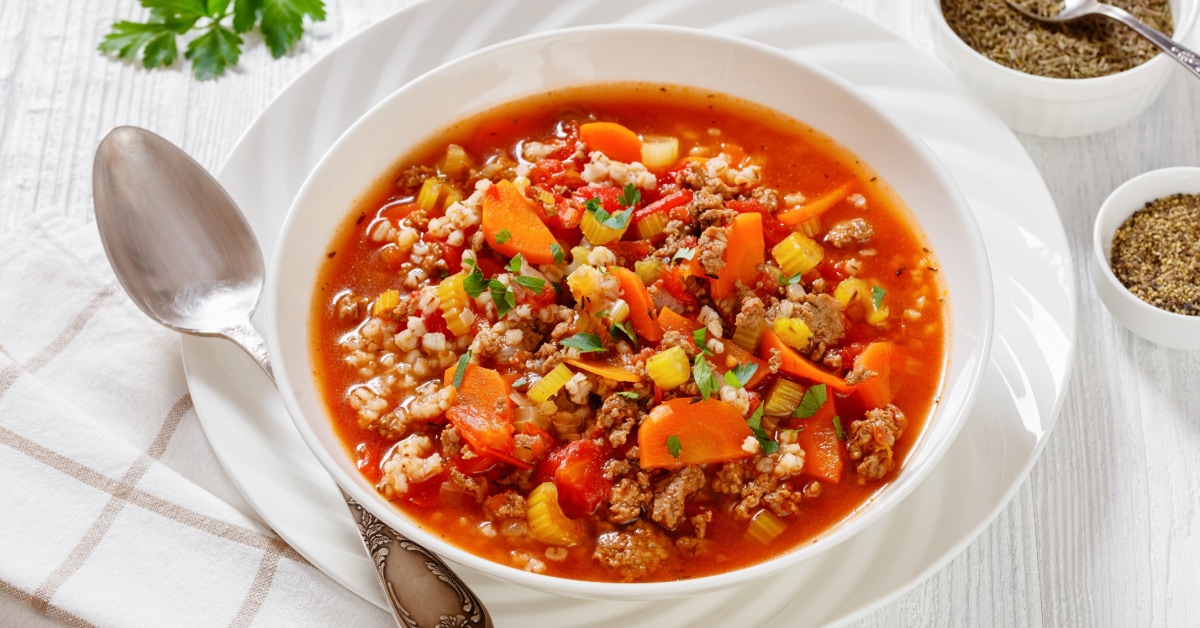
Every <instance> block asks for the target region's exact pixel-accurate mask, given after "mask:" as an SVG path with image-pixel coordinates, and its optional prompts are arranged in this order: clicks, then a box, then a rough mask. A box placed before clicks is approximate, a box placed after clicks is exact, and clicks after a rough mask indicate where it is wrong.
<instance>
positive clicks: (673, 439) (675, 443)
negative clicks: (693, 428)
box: [667, 434, 683, 460]
mask: <svg viewBox="0 0 1200 628" xmlns="http://www.w3.org/2000/svg"><path fill="white" fill-rule="evenodd" d="M667 453H669V454H671V457H672V458H674V459H676V460H678V459H679V454H681V453H683V445H682V444H681V443H680V442H679V437H678V436H676V435H674V434H671V435H670V436H668V437H667Z"/></svg>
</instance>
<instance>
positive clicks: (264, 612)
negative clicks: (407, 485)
mask: <svg viewBox="0 0 1200 628" xmlns="http://www.w3.org/2000/svg"><path fill="white" fill-rule="evenodd" d="M0 592H3V593H5V594H7V595H9V596H12V597H13V598H16V599H17V600H19V601H22V602H25V603H26V604H28V605H29V606H30V607H32V608H33V609H35V610H37V611H39V612H41V613H43V614H44V615H46V616H47V617H50V618H53V619H56V620H58V621H60V622H62V623H65V624H69V625H82V626H87V625H95V626H349V625H354V626H386V625H388V624H390V623H391V620H390V618H389V617H388V615H387V614H386V613H385V612H384V611H382V610H380V609H378V608H376V607H375V606H373V605H372V604H370V603H368V602H366V601H364V600H362V599H361V598H359V597H357V596H356V595H354V594H353V593H351V592H350V591H348V590H347V589H344V588H342V587H341V586H340V585H338V584H337V583H335V582H334V581H333V580H331V579H330V578H329V577H327V576H325V575H324V574H322V573H321V572H320V571H319V570H317V569H316V568H314V567H313V566H312V565H311V564H309V563H308V562H307V561H305V560H304V559H303V557H301V556H300V555H299V554H298V553H297V552H296V551H295V550H294V549H292V548H291V547H289V546H288V545H287V544H286V543H284V542H283V541H281V540H280V539H279V537H278V536H276V535H275V534H274V533H273V532H272V531H271V530H270V529H269V528H267V527H266V526H265V525H264V524H263V523H262V522H261V520H260V519H259V518H258V517H257V515H255V513H254V512H253V510H252V509H251V508H250V507H249V506H248V505H247V503H246V502H245V500H244V499H243V498H242V497H241V496H240V495H239V494H238V493H237V491H236V489H235V488H234V487H233V485H232V483H231V482H230V481H229V479H228V477H227V476H226V475H225V473H224V471H223V470H222V469H221V467H220V466H219V464H218V463H217V461H216V458H215V456H214V455H213V452H212V450H211V449H210V448H209V446H208V443H207V442H206V441H205V439H204V434H203V432H202V431H201V429H200V426H199V424H198V421H197V417H196V412H195V410H194V409H193V408H192V402H191V398H190V396H189V395H188V390H187V382H186V381H185V378H184V373H183V368H182V363H181V356H180V349H179V340H178V337H177V335H176V334H175V333H174V332H172V331H169V330H167V329H165V328H162V327H160V326H158V325H157V323H154V322H153V321H151V320H150V319H148V318H147V317H146V316H145V315H144V314H142V312H141V311H140V310H138V309H137V307H136V306H135V305H134V304H133V303H132V302H131V301H130V300H129V298H128V297H127V296H126V295H125V293H124V292H123V291H122V290H121V287H120V284H119V283H118V282H117V280H116V277H115V276H114V275H113V273H112V271H111V269H110V268H109V266H108V262H107V260H106V258H105V256H104V252H103V248H102V247H101V244H100V239H99V235H98V233H97V231H96V227H95V225H94V224H93V221H92V220H91V219H90V218H89V219H88V220H86V221H78V220H74V221H71V220H67V219H62V218H51V219H47V218H45V217H41V218H38V219H36V220H30V221H28V222H27V223H25V224H23V225H20V226H19V227H18V228H17V229H15V230H14V231H13V232H11V233H3V234H0ZM3 623H6V622H4V621H3V618H2V617H0V624H3Z"/></svg>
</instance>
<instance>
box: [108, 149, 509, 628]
mask: <svg viewBox="0 0 1200 628" xmlns="http://www.w3.org/2000/svg"><path fill="white" fill-rule="evenodd" d="M92 191H93V197H94V200H95V205H96V225H97V226H98V227H99V229H100V239H101V240H102V241H103V243H104V252H105V253H106V254H107V255H108V261H109V263H110V264H112V267H113V270H114V271H115V272H116V275H117V279H119V280H120V281H121V286H122V287H124V288H125V292H127V293H128V294H129V296H130V298H131V299H133V302H134V303H136V304H137V305H138V307H140V308H141V309H142V311H143V312H145V313H146V315H147V316H149V317H150V318H152V319H154V320H156V321H158V322H159V323H162V324H163V325H166V326H167V327H170V328H171V329H174V330H176V331H178V332H182V333H185V334H193V335H196V336H216V337H220V338H227V339H229V340H231V341H233V342H234V343H236V344H237V345H238V346H239V347H241V348H242V349H244V350H245V351H246V352H247V353H249V354H250V355H251V356H252V357H253V358H254V359H255V361H257V362H258V364H259V366H261V367H262V369H263V371H265V372H266V374H267V376H268V377H270V378H271V382H272V383H274V381H275V376H274V374H273V373H272V371H271V364H270V361H269V359H268V356H267V347H266V343H265V342H263V339H262V336H260V335H259V333H258V332H257V331H255V329H254V328H253V327H251V325H250V316H251V314H253V313H254V309H255V308H256V307H257V305H258V299H259V295H260V293H261V291H262V286H263V276H264V275H265V270H264V268H263V260H262V252H261V251H260V249H259V247H258V242H257V241H256V240H255V239H254V233H253V232H252V231H251V230H250V225H249V224H248V223H247V222H246V219H245V218H244V217H243V216H242V214H241V212H240V211H238V208H237V206H236V205H235V204H234V202H233V199H232V198H230V197H229V195H228V194H227V193H226V192H225V190H224V189H223V188H222V187H221V184H220V183H218V182H217V180H216V179H214V178H213V177H212V176H211V175H210V174H209V173H208V172H207V171H206V170H204V168H203V167H202V166H201V165H200V164H198V163H196V162H195V160H193V159H192V158H191V157H189V156H188V155H187V154H186V153H184V152H183V151H182V150H180V149H179V148H178V147H176V146H175V145H174V144H171V143H170V142H168V141H167V140H165V139H163V138H161V137H159V136H158V135H155V134H154V133H151V132H149V131H146V130H144V129H139V128H136V127H129V126H124V127H117V128H115V129H113V130H112V131H110V132H109V133H108V135H106V136H105V137H104V139H103V140H101V142H100V146H99V148H97V149H96V161H95V163H94V165H93V169H92ZM342 495H343V496H344V497H345V498H346V505H347V506H349V507H350V512H351V513H353V515H354V519H355V521H356V522H357V524H358V531H359V532H360V533H361V534H362V538H363V544H364V545H365V546H366V548H367V551H368V553H369V554H370V556H371V558H372V559H373V562H374V565H375V571H376V574H377V575H378V576H379V584H380V586H382V587H383V592H384V596H385V597H386V598H387V599H388V601H389V602H390V603H391V611H392V614H393V616H394V617H395V618H396V621H397V623H398V624H400V625H402V626H406V627H410V626H411V627H416V626H491V625H492V621H491V617H490V616H489V615H488V612H487V609H486V608H484V606H483V604H481V603H480V601H479V598H478V597H476V596H475V594H474V592H472V591H471V590H470V589H469V588H468V587H467V585H466V584H465V583H463V582H462V581H461V580H460V579H459V578H458V576H456V575H455V574H454V572H453V571H451V570H450V568H449V567H448V566H446V564H445V563H443V562H442V561H441V559H439V558H438V557H437V556H436V555H434V554H433V553H431V552H430V551H429V550H426V549H425V548H423V547H421V546H419V545H417V544H415V543H413V542H412V541H410V540H408V539H407V538H406V537H404V536H402V535H401V534H399V533H398V532H396V531H395V530H392V529H391V528H390V527H388V526H387V525H385V524H384V523H383V522H381V521H379V520H378V519H376V518H375V517H374V516H373V515H371V514H370V513H369V512H367V511H366V509H364V508H363V507H362V506H361V505H360V504H358V503H357V502H355V501H354V500H353V499H352V498H351V497H350V496H349V495H347V494H346V492H345V491H342ZM401 550H403V551H401Z"/></svg>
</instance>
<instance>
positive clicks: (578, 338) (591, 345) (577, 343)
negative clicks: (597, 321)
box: [558, 332, 605, 353]
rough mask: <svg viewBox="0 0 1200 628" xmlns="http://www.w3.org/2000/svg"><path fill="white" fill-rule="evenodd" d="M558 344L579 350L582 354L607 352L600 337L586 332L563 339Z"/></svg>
mask: <svg viewBox="0 0 1200 628" xmlns="http://www.w3.org/2000/svg"><path fill="white" fill-rule="evenodd" d="M558 344H560V345H562V346H564V347H572V348H575V349H579V352H580V353H591V352H593V351H604V350H605V349H604V343H602V342H600V336H597V335H596V334H589V333H585V332H580V333H578V334H575V335H574V336H571V337H570V338H566V339H563V340H562V341H560V342H559V343H558Z"/></svg>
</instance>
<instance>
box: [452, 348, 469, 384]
mask: <svg viewBox="0 0 1200 628" xmlns="http://www.w3.org/2000/svg"><path fill="white" fill-rule="evenodd" d="M470 361H471V350H470V349H467V352H466V353H464V354H462V357H461V358H459V359H458V366H456V367H455V368H454V389H455V390H458V389H459V388H462V380H463V375H466V374H467V363H469V362H470Z"/></svg>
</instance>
